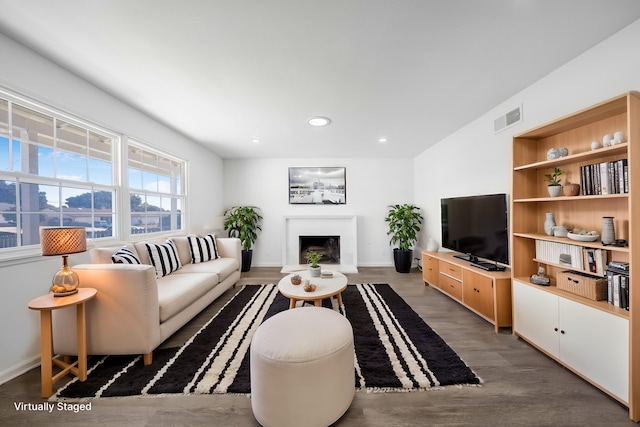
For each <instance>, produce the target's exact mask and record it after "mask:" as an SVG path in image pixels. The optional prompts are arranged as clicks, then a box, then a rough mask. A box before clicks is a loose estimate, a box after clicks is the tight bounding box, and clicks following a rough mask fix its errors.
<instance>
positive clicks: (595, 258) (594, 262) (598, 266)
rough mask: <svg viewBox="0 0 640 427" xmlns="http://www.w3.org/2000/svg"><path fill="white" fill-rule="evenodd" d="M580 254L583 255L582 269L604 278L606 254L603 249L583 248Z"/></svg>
mask: <svg viewBox="0 0 640 427" xmlns="http://www.w3.org/2000/svg"><path fill="white" fill-rule="evenodd" d="M582 253H583V255H584V260H583V262H584V269H585V270H586V271H588V272H589V273H593V274H597V275H598V276H604V274H605V267H606V266H607V256H608V252H607V251H606V250H604V249H595V248H583V249H582Z"/></svg>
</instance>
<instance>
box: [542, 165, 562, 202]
mask: <svg viewBox="0 0 640 427" xmlns="http://www.w3.org/2000/svg"><path fill="white" fill-rule="evenodd" d="M560 175H562V170H561V169H560V168H554V169H553V173H547V174H545V175H544V178H545V179H546V180H547V182H549V186H548V187H547V188H548V189H549V195H550V196H551V197H558V196H559V195H560V192H561V191H562V186H561V185H560V178H559V176H560Z"/></svg>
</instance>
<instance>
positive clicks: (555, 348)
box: [513, 280, 560, 358]
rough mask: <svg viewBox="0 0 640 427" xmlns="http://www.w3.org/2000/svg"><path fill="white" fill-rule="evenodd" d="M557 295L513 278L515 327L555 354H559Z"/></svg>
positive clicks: (521, 333) (555, 355) (529, 339)
mask: <svg viewBox="0 0 640 427" xmlns="http://www.w3.org/2000/svg"><path fill="white" fill-rule="evenodd" d="M557 329H558V297H557V296H555V295H553V294H550V293H548V292H544V291H542V290H539V289H536V288H534V287H533V286H531V285H528V284H525V283H522V282H519V281H518V280H514V281H513V330H514V331H515V332H516V333H517V334H518V335H520V336H522V337H523V338H525V339H527V340H528V341H531V342H532V343H534V344H535V345H537V346H538V347H540V348H542V349H543V350H545V351H546V352H548V353H549V354H550V355H552V356H554V357H558V358H559V356H560V351H559V340H558V332H557Z"/></svg>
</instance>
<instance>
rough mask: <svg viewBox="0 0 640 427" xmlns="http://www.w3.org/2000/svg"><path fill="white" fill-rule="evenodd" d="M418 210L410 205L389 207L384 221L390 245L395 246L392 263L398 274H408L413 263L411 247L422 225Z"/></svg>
mask: <svg viewBox="0 0 640 427" xmlns="http://www.w3.org/2000/svg"><path fill="white" fill-rule="evenodd" d="M422 219H423V218H422V214H421V213H420V208H418V207H417V206H413V205H410V204H406V203H405V204H402V205H389V212H388V213H387V217H386V218H385V221H386V222H387V223H388V224H389V231H388V232H387V235H389V236H391V241H390V242H389V243H390V244H391V245H393V244H397V248H395V249H394V250H393V262H394V265H395V267H396V271H397V272H398V273H409V272H410V271H411V263H412V262H413V245H414V244H415V243H416V241H417V240H418V232H419V231H420V224H422Z"/></svg>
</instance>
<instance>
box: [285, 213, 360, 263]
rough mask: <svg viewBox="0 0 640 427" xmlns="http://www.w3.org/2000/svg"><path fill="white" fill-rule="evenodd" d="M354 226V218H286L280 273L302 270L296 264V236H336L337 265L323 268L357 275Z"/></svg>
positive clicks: (298, 250)
mask: <svg viewBox="0 0 640 427" xmlns="http://www.w3.org/2000/svg"><path fill="white" fill-rule="evenodd" d="M357 231H358V224H357V217H356V216H355V215H287V216H285V217H284V226H283V232H284V233H283V234H284V238H283V239H282V240H283V242H282V266H283V267H282V272H283V273H288V272H292V271H295V270H301V269H304V268H306V266H305V265H300V263H299V262H300V261H299V258H298V256H299V253H300V248H299V244H300V242H299V239H298V237H299V236H329V235H331V236H340V264H327V266H326V268H327V269H331V270H336V271H340V272H341V273H357V272H358V267H357V266H358V232H357Z"/></svg>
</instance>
